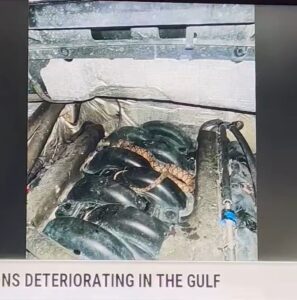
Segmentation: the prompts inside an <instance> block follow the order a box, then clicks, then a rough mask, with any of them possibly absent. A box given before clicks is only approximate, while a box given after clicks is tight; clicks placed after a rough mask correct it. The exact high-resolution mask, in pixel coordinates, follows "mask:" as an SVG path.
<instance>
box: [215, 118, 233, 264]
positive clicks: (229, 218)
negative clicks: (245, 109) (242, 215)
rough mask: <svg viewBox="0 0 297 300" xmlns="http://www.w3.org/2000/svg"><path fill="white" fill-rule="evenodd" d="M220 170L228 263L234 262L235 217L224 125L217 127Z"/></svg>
mask: <svg viewBox="0 0 297 300" xmlns="http://www.w3.org/2000/svg"><path fill="white" fill-rule="evenodd" d="M218 129H219V147H220V150H221V151H220V152H221V156H220V169H221V170H222V173H221V198H222V200H223V203H222V204H223V210H222V224H223V225H224V243H225V245H224V254H225V259H226V260H228V261H235V260H236V251H235V226H236V215H235V213H234V212H233V211H232V210H231V208H232V195H231V185H230V175H229V168H228V165H229V157H228V138H227V133H226V123H222V124H220V125H219V128H218Z"/></svg>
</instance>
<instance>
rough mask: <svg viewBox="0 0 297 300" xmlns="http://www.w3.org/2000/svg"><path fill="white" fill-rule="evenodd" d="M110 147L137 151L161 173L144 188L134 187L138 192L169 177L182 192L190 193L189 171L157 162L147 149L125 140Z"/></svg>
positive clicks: (192, 187)
mask: <svg viewBox="0 0 297 300" xmlns="http://www.w3.org/2000/svg"><path fill="white" fill-rule="evenodd" d="M112 147H118V148H124V149H127V150H129V151H131V152H134V153H137V154H138V155H141V156H142V157H143V158H145V159H146V160H147V161H148V162H149V163H150V165H151V167H152V168H153V169H154V170H155V171H157V172H159V173H161V175H160V176H159V177H158V178H157V179H156V180H155V182H154V183H152V184H150V185H149V186H147V187H145V188H139V189H135V190H137V191H138V192H146V191H149V190H151V189H153V188H154V187H155V186H156V185H158V184H159V183H161V182H162V181H163V180H164V179H165V178H169V179H171V180H172V181H173V182H174V183H175V184H176V185H177V186H178V187H179V188H180V189H181V190H182V191H183V192H185V193H192V192H193V191H194V189H195V181H194V179H195V176H194V175H192V174H190V172H188V171H186V170H183V169H182V168H180V167H178V166H176V165H174V164H166V163H161V162H159V161H158V160H157V159H156V158H155V157H154V156H153V155H152V154H151V153H150V152H149V151H148V150H146V149H144V148H142V147H139V146H136V145H134V144H133V143H130V142H128V141H125V140H119V141H118V142H117V143H116V144H114V145H112Z"/></svg>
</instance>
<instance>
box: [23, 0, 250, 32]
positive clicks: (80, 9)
mask: <svg viewBox="0 0 297 300" xmlns="http://www.w3.org/2000/svg"><path fill="white" fill-rule="evenodd" d="M230 23H231V24H234V23H235V24H246V23H254V6H253V5H238V4H233V5H228V4H197V3H160V2H159V3H157V2H132V1H131V2H130V1H87V2H85V1H83V2H66V3H59V2H56V3H52V4H51V3H48V4H40V3H39V4H37V5H32V4H31V5H30V18H29V28H30V29H67V28H68V29H69V28H94V27H100V28H108V27H135V26H136V27H141V26H169V25H171V26H172V25H199V24H230Z"/></svg>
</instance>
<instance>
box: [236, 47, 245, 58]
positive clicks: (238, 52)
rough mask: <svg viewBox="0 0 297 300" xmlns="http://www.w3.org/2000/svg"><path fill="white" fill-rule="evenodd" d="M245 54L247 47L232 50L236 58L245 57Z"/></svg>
mask: <svg viewBox="0 0 297 300" xmlns="http://www.w3.org/2000/svg"><path fill="white" fill-rule="evenodd" d="M246 53H247V47H235V49H234V55H235V56H236V57H242V56H245V55H246Z"/></svg>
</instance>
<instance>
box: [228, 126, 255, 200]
mask: <svg viewBox="0 0 297 300" xmlns="http://www.w3.org/2000/svg"><path fill="white" fill-rule="evenodd" d="M242 127H243V124H242V122H233V123H229V124H228V127H227V128H228V129H229V130H230V131H231V132H232V133H233V135H234V136H235V138H236V139H237V141H238V142H239V144H240V146H241V148H242V151H243V153H244V154H245V156H246V159H247V163H248V169H249V171H250V173H251V177H252V181H253V187H254V192H255V196H256V192H257V170H256V159H255V156H254V154H253V152H252V150H251V148H250V146H249V145H248V143H247V141H246V139H245V138H244V136H243V135H242V134H241V132H240V129H241V128H242ZM255 198H256V197H255Z"/></svg>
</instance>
